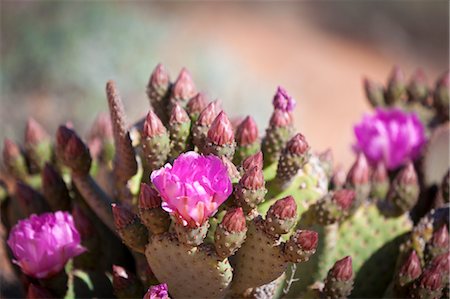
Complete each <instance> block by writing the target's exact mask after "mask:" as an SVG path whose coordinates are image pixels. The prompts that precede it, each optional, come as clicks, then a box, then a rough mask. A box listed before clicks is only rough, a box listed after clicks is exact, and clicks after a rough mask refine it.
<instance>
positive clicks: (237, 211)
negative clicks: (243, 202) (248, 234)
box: [222, 208, 247, 233]
mask: <svg viewBox="0 0 450 299" xmlns="http://www.w3.org/2000/svg"><path fill="white" fill-rule="evenodd" d="M222 226H223V227H224V228H225V230H226V231H228V232H232V233H234V232H242V231H244V230H245V229H246V228H247V225H246V223H245V216H244V212H243V211H242V208H234V209H231V210H228V211H227V213H226V214H225V216H223V220H222Z"/></svg>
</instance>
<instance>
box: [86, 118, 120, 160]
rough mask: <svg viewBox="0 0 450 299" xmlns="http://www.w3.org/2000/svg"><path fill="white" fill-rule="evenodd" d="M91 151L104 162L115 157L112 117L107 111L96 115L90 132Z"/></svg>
mask: <svg viewBox="0 0 450 299" xmlns="http://www.w3.org/2000/svg"><path fill="white" fill-rule="evenodd" d="M88 140H89V143H88V144H89V151H90V152H91V155H92V157H93V158H94V159H99V160H101V161H102V162H104V163H108V162H110V161H112V159H113V158H114V140H113V131H112V123H111V117H110V116H109V114H107V113H100V114H98V116H97V117H96V119H95V121H94V123H93V124H92V126H91V129H90V132H89V139H88Z"/></svg>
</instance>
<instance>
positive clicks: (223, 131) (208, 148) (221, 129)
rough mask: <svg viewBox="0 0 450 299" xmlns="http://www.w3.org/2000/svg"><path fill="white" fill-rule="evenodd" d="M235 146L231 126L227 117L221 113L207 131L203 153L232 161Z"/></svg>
mask: <svg viewBox="0 0 450 299" xmlns="http://www.w3.org/2000/svg"><path fill="white" fill-rule="evenodd" d="M235 146H236V144H235V141H234V131H233V126H232V125H231V122H230V120H229V119H228V116H227V115H226V114H225V112H223V111H222V112H220V113H219V115H217V117H216V119H214V121H213V123H212V124H211V127H210V128H209V130H208V134H207V139H206V145H205V148H204V153H205V154H214V155H216V156H219V157H220V156H225V157H227V158H228V159H232V158H233V155H234V151H235Z"/></svg>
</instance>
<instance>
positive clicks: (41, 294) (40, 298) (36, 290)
mask: <svg viewBox="0 0 450 299" xmlns="http://www.w3.org/2000/svg"><path fill="white" fill-rule="evenodd" d="M47 298H55V297H54V296H53V294H52V293H51V292H50V291H49V290H48V289H46V288H44V287H42V286H40V285H37V284H34V283H30V284H29V285H28V291H27V299H47Z"/></svg>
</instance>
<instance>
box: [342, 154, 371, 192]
mask: <svg viewBox="0 0 450 299" xmlns="http://www.w3.org/2000/svg"><path fill="white" fill-rule="evenodd" d="M369 175H370V169H369V164H368V163H367V160H366V157H365V156H364V155H362V154H359V155H358V157H357V158H356V161H355V163H354V164H353V165H352V167H351V168H350V170H349V172H348V174H347V183H350V184H351V185H353V186H359V185H363V184H367V183H368V182H369Z"/></svg>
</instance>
